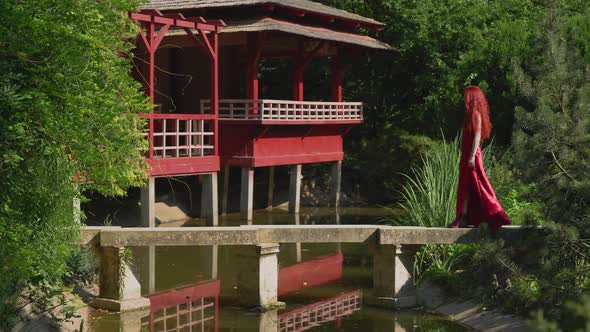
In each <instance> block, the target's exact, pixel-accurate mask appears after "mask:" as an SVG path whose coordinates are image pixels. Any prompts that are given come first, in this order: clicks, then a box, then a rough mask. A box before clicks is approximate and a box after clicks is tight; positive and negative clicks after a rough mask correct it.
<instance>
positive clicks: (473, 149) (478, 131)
mask: <svg viewBox="0 0 590 332" xmlns="http://www.w3.org/2000/svg"><path fill="white" fill-rule="evenodd" d="M475 123H476V126H475V128H474V129H475V135H474V137H473V146H472V147H471V155H470V157H469V166H470V167H473V166H474V165H475V154H476V153H477V148H479V143H480V142H481V116H479V113H475Z"/></svg>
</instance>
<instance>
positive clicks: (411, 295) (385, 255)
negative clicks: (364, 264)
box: [367, 245, 420, 309]
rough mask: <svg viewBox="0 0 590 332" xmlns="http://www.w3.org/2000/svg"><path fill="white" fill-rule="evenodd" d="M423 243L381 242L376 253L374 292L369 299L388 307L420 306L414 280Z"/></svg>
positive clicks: (371, 301) (374, 254)
mask: <svg viewBox="0 0 590 332" xmlns="http://www.w3.org/2000/svg"><path fill="white" fill-rule="evenodd" d="M419 249H420V246H419V245H403V246H402V245H399V246H396V245H377V247H376V249H375V251H374V253H373V292H372V294H371V296H369V297H368V299H367V303H368V304H370V305H374V306H378V307H384V308H395V309H400V308H409V307H413V306H416V289H415V288H414V283H413V280H412V271H413V268H414V256H415V254H416V252H417V251H418V250H419Z"/></svg>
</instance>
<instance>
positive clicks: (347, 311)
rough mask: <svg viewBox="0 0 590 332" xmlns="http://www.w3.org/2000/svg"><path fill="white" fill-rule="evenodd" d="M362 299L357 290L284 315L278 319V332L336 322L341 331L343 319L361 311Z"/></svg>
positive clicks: (304, 329) (306, 328)
mask: <svg viewBox="0 0 590 332" xmlns="http://www.w3.org/2000/svg"><path fill="white" fill-rule="evenodd" d="M362 298H363V296H362V292H361V291H360V290H355V291H353V292H349V293H346V294H342V295H339V296H336V297H333V298H331V299H327V300H323V301H320V302H316V303H312V304H310V305H306V306H305V307H302V308H298V309H295V310H293V311H289V312H286V313H283V314H281V315H279V317H278V318H279V323H278V324H279V326H278V331H280V332H292V331H306V330H308V329H310V328H312V327H316V326H320V325H322V324H324V323H327V322H332V321H336V325H337V329H338V330H340V324H341V319H342V317H344V316H348V315H351V314H352V313H354V312H355V311H358V310H361V304H362Z"/></svg>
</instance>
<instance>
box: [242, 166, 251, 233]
mask: <svg viewBox="0 0 590 332" xmlns="http://www.w3.org/2000/svg"><path fill="white" fill-rule="evenodd" d="M253 204H254V168H250V167H244V168H242V186H241V195H240V215H241V218H242V220H247V221H248V224H250V223H251V222H252V206H253Z"/></svg>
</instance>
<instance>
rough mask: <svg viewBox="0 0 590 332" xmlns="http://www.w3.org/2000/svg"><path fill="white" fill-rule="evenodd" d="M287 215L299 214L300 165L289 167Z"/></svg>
mask: <svg viewBox="0 0 590 332" xmlns="http://www.w3.org/2000/svg"><path fill="white" fill-rule="evenodd" d="M289 177H290V181H289V213H299V206H300V204H301V165H300V164H299V165H291V166H290V171H289Z"/></svg>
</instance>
